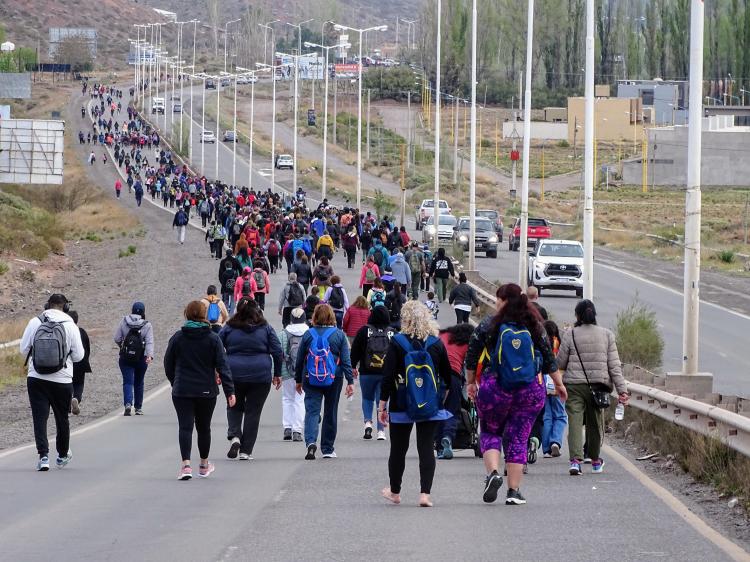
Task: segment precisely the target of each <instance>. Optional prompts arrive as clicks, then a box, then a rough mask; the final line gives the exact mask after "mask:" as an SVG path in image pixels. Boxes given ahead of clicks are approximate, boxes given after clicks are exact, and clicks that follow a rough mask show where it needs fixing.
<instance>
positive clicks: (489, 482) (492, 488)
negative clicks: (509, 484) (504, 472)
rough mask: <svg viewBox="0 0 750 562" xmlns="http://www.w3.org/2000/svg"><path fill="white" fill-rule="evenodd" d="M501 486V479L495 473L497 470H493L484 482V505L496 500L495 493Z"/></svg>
mask: <svg viewBox="0 0 750 562" xmlns="http://www.w3.org/2000/svg"><path fill="white" fill-rule="evenodd" d="M502 485H503V477H502V476H500V475H499V474H498V473H497V470H493V471H492V474H490V475H489V476H488V477H487V479H486V480H485V482H484V495H483V496H482V500H483V501H484V503H493V502H494V501H495V500H496V499H497V491H498V490H499V489H500V486H502Z"/></svg>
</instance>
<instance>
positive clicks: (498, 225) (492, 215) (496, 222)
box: [476, 209, 503, 243]
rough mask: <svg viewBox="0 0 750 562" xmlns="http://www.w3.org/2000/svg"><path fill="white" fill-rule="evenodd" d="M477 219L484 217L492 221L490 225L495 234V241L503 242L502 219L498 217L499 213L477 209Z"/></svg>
mask: <svg viewBox="0 0 750 562" xmlns="http://www.w3.org/2000/svg"><path fill="white" fill-rule="evenodd" d="M476 216H478V217H486V218H488V219H490V221H492V225H493V227H494V229H495V233H496V234H497V241H498V242H501V243H502V241H503V217H501V216H500V211H493V210H492V209H477V215H476Z"/></svg>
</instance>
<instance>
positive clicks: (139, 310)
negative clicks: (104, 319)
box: [130, 301, 146, 316]
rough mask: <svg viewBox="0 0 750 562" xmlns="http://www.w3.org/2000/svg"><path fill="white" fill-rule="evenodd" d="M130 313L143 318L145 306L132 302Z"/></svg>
mask: <svg viewBox="0 0 750 562" xmlns="http://www.w3.org/2000/svg"><path fill="white" fill-rule="evenodd" d="M130 312H131V313H132V314H137V315H138V316H144V315H145V314H146V305H145V304H143V303H142V302H140V301H138V302H134V303H133V307H132V308H131V309H130Z"/></svg>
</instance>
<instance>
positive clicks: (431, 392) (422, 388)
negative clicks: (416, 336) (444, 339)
mask: <svg viewBox="0 0 750 562" xmlns="http://www.w3.org/2000/svg"><path fill="white" fill-rule="evenodd" d="M393 341H395V342H396V343H397V344H398V345H399V347H401V349H403V350H404V353H405V354H406V355H405V357H404V369H405V370H404V373H405V377H404V378H405V381H404V385H403V387H402V394H401V398H402V400H401V402H402V404H401V405H402V406H403V407H405V408H406V413H407V415H408V416H409V418H411V419H412V420H414V421H415V422H419V421H426V420H429V419H430V418H432V417H433V416H435V415H436V414H437V413H438V411H439V410H440V391H441V387H442V385H441V383H440V380H439V379H438V377H437V375H436V373H435V365H434V363H433V362H432V357H430V354H429V353H428V350H429V349H430V346H431V345H432V344H434V343H435V342H437V341H438V339H437V338H436V337H434V336H430V337H428V338H427V340H425V342H424V344H421V343H420V342H416V346H415V345H414V344H413V343H412V341H411V340H410V339H409V338H407V337H406V336H405V335H403V334H396V335H395V336H393Z"/></svg>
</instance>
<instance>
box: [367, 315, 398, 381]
mask: <svg viewBox="0 0 750 562" xmlns="http://www.w3.org/2000/svg"><path fill="white" fill-rule="evenodd" d="M391 337H393V331H392V330H389V329H384V328H375V327H374V326H371V325H369V324H368V325H367V347H366V348H365V364H364V367H363V368H362V370H363V371H364V372H366V373H369V372H373V371H381V370H382V369H383V363H384V362H385V354H386V352H387V351H388V344H389V342H390V340H391Z"/></svg>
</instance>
